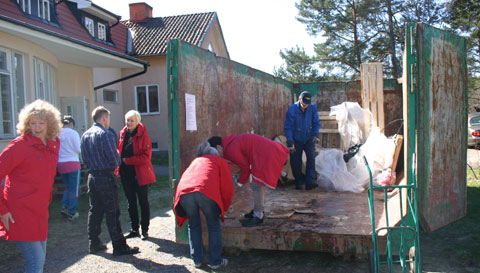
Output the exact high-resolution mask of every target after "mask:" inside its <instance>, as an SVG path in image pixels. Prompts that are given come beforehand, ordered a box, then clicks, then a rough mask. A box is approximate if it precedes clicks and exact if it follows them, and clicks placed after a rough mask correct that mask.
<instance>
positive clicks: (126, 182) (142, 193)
mask: <svg viewBox="0 0 480 273" xmlns="http://www.w3.org/2000/svg"><path fill="white" fill-rule="evenodd" d="M121 178H122V185H123V191H124V192H125V197H127V201H128V214H129V215H130V224H131V227H132V230H135V231H138V228H139V221H138V218H139V217H138V206H137V200H138V204H140V212H141V223H140V224H141V225H142V231H148V227H149V226H150V204H149V203H148V185H145V186H139V185H138V181H137V178H136V176H132V175H123V174H122V175H121Z"/></svg>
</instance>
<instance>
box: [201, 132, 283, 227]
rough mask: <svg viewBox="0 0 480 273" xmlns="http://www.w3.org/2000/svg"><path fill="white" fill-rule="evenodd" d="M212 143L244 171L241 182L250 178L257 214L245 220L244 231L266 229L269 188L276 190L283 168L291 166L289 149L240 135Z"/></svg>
mask: <svg viewBox="0 0 480 273" xmlns="http://www.w3.org/2000/svg"><path fill="white" fill-rule="evenodd" d="M208 142H209V143H210V146H212V147H214V148H216V149H217V150H218V151H219V153H220V155H222V156H223V157H224V158H225V159H226V160H229V161H231V162H232V163H234V164H235V165H237V166H238V167H240V171H241V173H240V178H239V179H238V182H240V183H241V184H245V183H246V182H247V181H248V178H249V177H250V175H252V180H253V181H255V182H256V183H251V187H252V191H253V210H252V211H251V212H250V213H247V214H246V215H245V218H246V219H244V220H242V221H241V222H242V225H243V226H244V227H252V226H258V225H263V218H264V215H263V210H264V205H265V187H269V188H272V189H275V188H276V187H277V182H278V178H279V177H280V175H281V173H282V169H283V166H284V165H285V163H286V162H287V158H288V149H287V148H286V147H285V146H283V145H282V144H280V143H279V142H276V141H273V140H270V139H268V138H266V137H263V136H259V135H256V134H240V135H236V136H235V135H232V136H226V137H223V138H221V137H219V136H214V137H211V138H210V139H209V140H208Z"/></svg>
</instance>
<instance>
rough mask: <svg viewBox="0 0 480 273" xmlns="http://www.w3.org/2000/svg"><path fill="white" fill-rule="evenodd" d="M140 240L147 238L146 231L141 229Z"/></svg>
mask: <svg viewBox="0 0 480 273" xmlns="http://www.w3.org/2000/svg"><path fill="white" fill-rule="evenodd" d="M140 238H141V239H142V240H144V241H145V240H147V239H148V231H142V237H140Z"/></svg>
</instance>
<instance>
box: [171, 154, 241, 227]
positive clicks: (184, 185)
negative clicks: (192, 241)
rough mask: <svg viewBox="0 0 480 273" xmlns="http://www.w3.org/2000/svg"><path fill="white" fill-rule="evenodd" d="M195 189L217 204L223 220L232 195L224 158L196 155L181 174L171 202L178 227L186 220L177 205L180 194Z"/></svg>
mask: <svg viewBox="0 0 480 273" xmlns="http://www.w3.org/2000/svg"><path fill="white" fill-rule="evenodd" d="M197 191H199V192H201V193H203V194H205V196H207V197H208V198H210V199H212V200H213V201H215V203H217V204H218V207H219V208H220V210H221V211H222V221H223V220H225V218H224V212H225V211H226V210H228V209H229V208H230V205H231V203H232V196H233V181H232V174H231V172H230V166H229V165H228V163H227V161H226V160H225V159H223V158H221V157H219V156H216V155H204V156H200V157H197V158H195V159H194V160H193V161H192V163H190V166H188V168H187V169H186V170H185V172H184V173H183V174H182V177H181V178H180V181H179V182H178V186H177V190H176V193H175V201H174V203H173V208H174V210H173V211H174V212H175V215H176V216H177V225H178V228H179V229H181V228H182V225H183V224H184V223H185V222H186V221H187V215H186V214H185V212H184V211H183V209H182V206H178V203H179V201H180V196H182V195H184V194H187V193H191V192H197Z"/></svg>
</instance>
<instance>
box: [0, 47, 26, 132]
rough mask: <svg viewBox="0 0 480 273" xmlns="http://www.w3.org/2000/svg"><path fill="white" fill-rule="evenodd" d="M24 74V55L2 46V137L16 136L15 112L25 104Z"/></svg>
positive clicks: (0, 81)
mask: <svg viewBox="0 0 480 273" xmlns="http://www.w3.org/2000/svg"><path fill="white" fill-rule="evenodd" d="M23 75H24V71H23V55H21V54H19V53H15V52H11V51H10V50H7V49H4V48H0V119H1V122H0V138H13V137H14V136H15V128H14V127H15V124H16V115H15V114H16V113H18V111H19V109H21V108H22V107H23V106H24V105H25V90H24V85H25V84H24V76H23Z"/></svg>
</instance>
